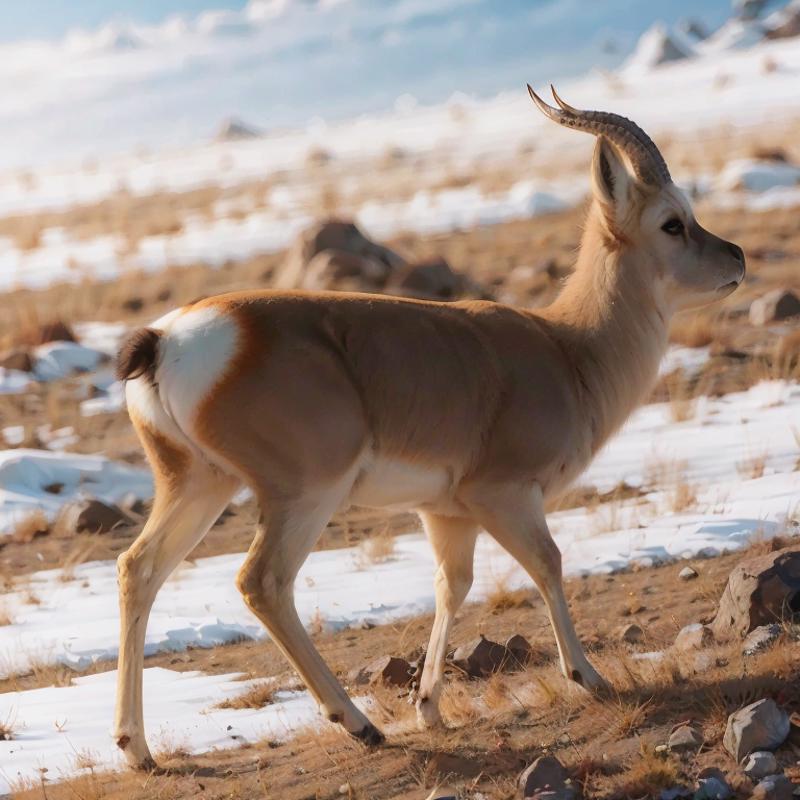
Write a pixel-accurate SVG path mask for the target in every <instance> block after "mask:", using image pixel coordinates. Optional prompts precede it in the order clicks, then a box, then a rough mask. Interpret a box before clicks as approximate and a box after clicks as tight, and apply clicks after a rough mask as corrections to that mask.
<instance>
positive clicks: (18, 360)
mask: <svg viewBox="0 0 800 800" xmlns="http://www.w3.org/2000/svg"><path fill="white" fill-rule="evenodd" d="M0 367H4V368H5V369H16V370H19V371H20V372H32V371H33V358H32V357H31V354H30V351H29V350H25V349H23V348H17V349H15V350H7V351H6V352H5V353H3V354H2V355H0Z"/></svg>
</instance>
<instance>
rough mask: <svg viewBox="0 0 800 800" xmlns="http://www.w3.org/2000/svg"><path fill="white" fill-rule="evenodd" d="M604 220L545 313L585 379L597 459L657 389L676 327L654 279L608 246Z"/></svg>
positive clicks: (595, 216)
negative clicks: (669, 337)
mask: <svg viewBox="0 0 800 800" xmlns="http://www.w3.org/2000/svg"><path fill="white" fill-rule="evenodd" d="M599 213H600V212H599V210H598V209H597V208H596V207H593V208H592V210H591V211H590V214H589V218H588V220H587V227H586V230H585V232H584V236H583V241H582V243H581V249H580V254H579V256H578V261H577V264H576V266H575V271H574V272H573V274H572V275H571V276H570V278H569V279H568V280H567V282H566V284H565V286H564V288H563V290H562V292H561V294H560V295H559V296H558V298H557V299H556V301H555V302H554V303H553V304H552V305H551V306H550V307H549V308H547V309H546V310H545V312H544V316H545V317H546V318H547V319H549V320H550V321H551V322H552V323H554V324H555V330H556V335H557V336H559V338H560V340H561V343H562V346H563V347H564V348H565V349H566V350H567V352H568V354H569V357H570V359H571V362H572V364H573V365H574V369H575V371H576V372H577V378H578V381H579V383H580V387H581V401H580V411H581V415H582V419H585V420H586V422H587V423H589V424H591V426H592V450H593V451H597V450H598V449H599V448H600V447H601V446H602V444H603V442H605V440H606V439H607V438H608V437H609V436H610V435H611V434H612V433H613V432H614V431H615V430H616V429H617V428H618V427H619V426H620V425H621V424H622V423H623V422H624V421H625V419H626V418H627V417H628V415H629V414H630V413H631V411H633V409H634V408H635V407H636V406H637V405H638V404H639V403H640V402H641V401H642V400H643V399H644V398H645V396H646V394H647V393H648V392H649V391H650V389H651V388H652V386H653V384H654V382H655V379H656V377H657V375H658V366H659V362H660V361H661V358H662V357H663V355H664V353H665V351H666V348H667V334H668V323H669V319H668V316H669V311H668V308H667V304H666V302H665V301H664V300H663V298H661V297H659V296H658V293H657V288H656V287H655V286H654V285H653V281H652V279H651V277H650V271H649V270H647V269H645V268H643V267H644V266H645V265H644V264H637V263H635V253H631V252H629V251H628V250H627V248H618V247H616V248H615V247H614V246H613V245H610V244H609V243H608V242H607V237H606V235H605V233H604V228H603V226H602V223H601V221H600V219H599Z"/></svg>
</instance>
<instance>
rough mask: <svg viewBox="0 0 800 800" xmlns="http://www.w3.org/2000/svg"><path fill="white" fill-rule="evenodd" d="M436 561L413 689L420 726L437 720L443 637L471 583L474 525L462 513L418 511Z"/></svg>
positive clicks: (476, 528) (431, 724)
mask: <svg viewBox="0 0 800 800" xmlns="http://www.w3.org/2000/svg"><path fill="white" fill-rule="evenodd" d="M420 516H421V517H422V522H423V524H424V526H425V532H426V533H427V535H428V539H429V540H430V543H431V546H432V547H433V553H434V556H435V558H436V563H437V565H438V567H437V570H436V576H435V578H434V586H435V591H436V615H435V617H434V620H433V628H432V630H431V638H430V642H429V644H428V650H427V653H426V655H425V667H424V668H423V670H422V678H421V680H420V684H419V690H418V692H417V721H418V723H419V726H420V727H421V728H423V727H430V726H433V725H437V724H439V723H440V722H441V715H440V713H439V697H440V695H441V691H442V677H443V675H444V666H445V658H446V656H447V640H448V637H449V635H450V629H451V628H452V626H453V619H454V618H455V615H456V612H457V611H458V609H459V608H460V607H461V604H462V603H463V602H464V598H465V597H466V596H467V593H468V592H469V590H470V587H471V586H472V562H473V557H474V553H475V539H476V538H477V535H478V526H477V524H476V523H475V522H474V521H473V520H471V519H466V518H462V517H443V516H439V515H437V514H428V513H420Z"/></svg>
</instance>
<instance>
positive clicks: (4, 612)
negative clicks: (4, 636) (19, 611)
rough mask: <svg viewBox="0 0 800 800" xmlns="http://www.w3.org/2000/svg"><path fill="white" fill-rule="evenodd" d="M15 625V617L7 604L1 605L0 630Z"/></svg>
mask: <svg viewBox="0 0 800 800" xmlns="http://www.w3.org/2000/svg"><path fill="white" fill-rule="evenodd" d="M13 624H14V617H13V616H12V615H11V612H10V611H9V610H8V605H7V604H6V603H2V604H0V628H2V627H4V626H6V625H13Z"/></svg>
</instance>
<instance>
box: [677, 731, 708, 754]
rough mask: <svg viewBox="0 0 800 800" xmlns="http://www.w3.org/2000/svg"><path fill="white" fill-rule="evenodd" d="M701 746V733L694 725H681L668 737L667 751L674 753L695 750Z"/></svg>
mask: <svg viewBox="0 0 800 800" xmlns="http://www.w3.org/2000/svg"><path fill="white" fill-rule="evenodd" d="M701 744H703V733H702V731H701V730H700V729H699V728H698V727H697V726H695V725H681V726H680V727H679V728H676V729H675V730H674V731H673V732H672V733H671V734H670V736H669V749H670V750H674V751H676V752H681V751H684V750H697V749H698V748H699V747H700V745H701Z"/></svg>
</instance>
